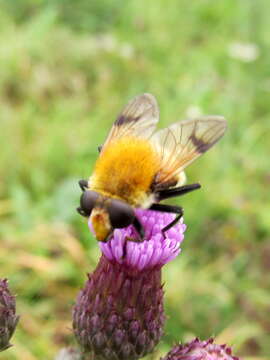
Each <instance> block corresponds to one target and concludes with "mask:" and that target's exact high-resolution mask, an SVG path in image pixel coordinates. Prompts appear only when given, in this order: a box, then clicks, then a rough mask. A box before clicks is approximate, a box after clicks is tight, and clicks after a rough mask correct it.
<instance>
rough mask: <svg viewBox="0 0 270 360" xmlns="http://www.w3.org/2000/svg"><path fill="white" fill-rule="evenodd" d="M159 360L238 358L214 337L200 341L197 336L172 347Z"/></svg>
mask: <svg viewBox="0 0 270 360" xmlns="http://www.w3.org/2000/svg"><path fill="white" fill-rule="evenodd" d="M161 360H240V359H239V358H238V357H235V356H233V355H232V351H231V348H230V347H228V346H227V345H225V344H223V345H218V344H215V343H214V339H212V338H211V339H209V340H205V341H200V340H199V339H198V338H196V339H194V340H192V341H190V342H188V343H186V344H183V345H181V344H180V345H177V346H175V347H173V349H172V350H171V351H170V352H169V353H168V354H167V355H166V356H165V357H164V358H162V359H161Z"/></svg>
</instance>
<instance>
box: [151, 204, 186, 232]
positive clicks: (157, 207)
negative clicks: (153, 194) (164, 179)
mask: <svg viewBox="0 0 270 360" xmlns="http://www.w3.org/2000/svg"><path fill="white" fill-rule="evenodd" d="M149 210H154V211H160V212H166V213H173V214H177V215H176V217H175V219H173V221H171V222H170V223H169V224H168V225H166V226H165V227H164V228H163V229H162V230H161V232H162V234H163V236H164V237H165V232H166V231H168V230H169V229H170V228H172V227H173V226H174V225H175V224H176V223H178V221H179V220H180V218H181V217H182V216H183V214H184V210H183V208H181V206H176V205H166V204H153V205H152V206H150V208H149Z"/></svg>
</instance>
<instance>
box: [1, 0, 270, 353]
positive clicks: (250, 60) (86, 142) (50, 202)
mask: <svg viewBox="0 0 270 360" xmlns="http://www.w3.org/2000/svg"><path fill="white" fill-rule="evenodd" d="M0 9H1V10H0V33H1V38H0V39H1V40H0V105H1V106H0V124H1V132H0V143H1V156H0V237H1V252H0V268H1V274H0V276H1V277H8V278H9V279H10V284H11V287H12V289H13V290H14V291H15V292H16V294H17V303H18V312H19V313H20V314H21V321H20V324H19V327H18V330H17V332H16V334H15V336H14V338H13V343H14V344H15V346H14V347H13V348H11V349H10V350H8V351H7V352H5V353H3V355H2V354H1V355H2V358H3V359H7V360H15V359H23V360H35V359H50V358H53V356H54V355H55V353H56V352H57V349H59V348H60V347H62V346H66V345H68V344H72V342H73V340H72V334H71V331H70V327H71V323H70V320H71V308H72V304H73V301H74V298H75V296H76V293H77V292H78V289H79V288H80V287H81V286H82V284H83V282H84V280H85V273H86V272H88V271H91V270H92V269H93V268H94V266H95V264H96V262H97V260H98V257H99V252H98V249H97V244H96V242H95V241H94V239H93V238H92V237H91V235H90V234H89V232H88V230H87V226H86V224H85V222H84V221H83V219H82V218H81V217H80V216H78V215H77V214H76V212H75V207H76V206H77V203H78V198H79V189H78V186H77V180H78V179H80V178H84V177H88V176H89V174H90V173H91V169H92V166H93V162H94V161H95V159H96V157H97V146H98V145H100V144H102V142H103V139H104V138H105V136H106V133H107V132H108V130H109V128H110V126H111V124H112V122H113V120H114V118H115V116H116V115H117V114H118V112H119V111H120V109H121V108H122V107H123V105H125V103H126V102H127V101H128V100H129V99H130V98H131V97H133V96H135V95H136V94H138V93H142V92H151V93H153V94H155V95H156V97H157V98H158V101H159V104H160V108H161V121H160V123H161V126H166V125H168V124H169V123H171V122H173V121H176V120H178V119H180V118H185V117H186V116H190V115H192V114H197V113H203V114H215V113H216V114H222V115H224V116H226V117H227V118H228V121H229V131H228V133H227V135H226V136H225V138H224V139H223V140H222V142H221V143H219V144H218V146H216V148H215V149H214V150H213V151H211V152H209V154H207V155H205V157H203V158H202V159H200V160H199V161H198V162H196V164H194V165H193V166H192V167H191V168H190V169H188V171H187V175H188V179H189V181H190V182H196V181H200V182H201V183H202V185H203V189H202V190H201V191H199V192H196V193H194V194H190V195H189V196H187V197H186V198H183V199H181V202H180V200H178V201H176V202H178V203H181V205H183V206H184V208H185V214H186V215H185V222H186V223H187V225H188V230H187V232H186V239H185V242H184V245H183V252H182V254H181V256H179V258H178V259H177V260H175V261H174V262H173V263H171V264H170V265H168V266H167V268H166V269H165V270H164V281H165V290H166V310H167V313H168V320H167V327H166V335H165V337H164V339H163V341H162V343H161V344H160V345H159V347H158V350H157V352H156V354H155V358H158V355H161V354H164V353H165V351H167V350H168V349H169V348H170V346H171V345H172V344H173V343H174V342H176V341H178V340H181V341H185V340H188V339H190V338H191V337H194V336H200V337H202V338H207V337H209V336H211V335H215V336H217V338H218V341H220V342H228V343H229V344H231V345H233V346H234V349H235V351H236V353H237V354H238V355H241V356H244V357H245V358H248V356H249V357H254V358H256V359H257V358H260V357H264V358H265V359H266V358H267V357H268V356H269V353H270V342H269V331H270V318H269V316H268V314H269V309H270V308H269V304H270V291H269V286H270V278H269V275H268V272H269V270H270V243H269V239H270V225H269V224H270V196H269V185H270V170H269V140H270V137H269V132H270V117H269V114H270V103H269V93H270V70H269V69H270V55H269V45H270V36H269V25H268V10H269V4H268V1H267V0H258V1H257V2H254V1H251V0H238V1H233V0H220V1H215V2H214V1H210V0H198V1H190V0H189V1H188V0H182V1H177V0H171V1H170V2H164V1H162V0H149V1H147V2H145V1H142V0H136V1H135V0H131V1H129V2H126V4H125V5H123V4H122V3H121V2H120V1H117V0H102V1H95V2H91V1H86V0H79V1H77V2H76V3H74V2H72V1H70V0H69V1H65V2H64V1H52V0H51V1H42V0H39V1H34V0H26V1H24V2H21V1H18V0H13V1H9V2H7V1H4V0H0Z"/></svg>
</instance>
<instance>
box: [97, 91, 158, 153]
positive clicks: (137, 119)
mask: <svg viewBox="0 0 270 360" xmlns="http://www.w3.org/2000/svg"><path fill="white" fill-rule="evenodd" d="M158 120H159V109H158V104H157V101H156V99H155V97H154V96H153V95H151V94H142V95H138V96H136V97H135V98H134V99H132V100H131V101H130V102H129V103H128V104H127V106H126V107H125V108H124V109H123V111H122V112H121V113H120V115H119V116H118V118H117V119H116V121H115V122H114V124H113V127H112V129H111V131H110V133H109V135H108V137H107V139H106V141H105V143H104V145H103V146H102V149H104V148H105V147H106V146H107V145H108V144H109V143H110V142H111V141H115V140H117V139H120V138H121V137H123V136H136V137H143V138H149V137H150V136H151V135H152V133H153V131H154V130H155V127H156V124H157V122H158Z"/></svg>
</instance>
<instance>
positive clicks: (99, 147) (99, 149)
mask: <svg viewBox="0 0 270 360" xmlns="http://www.w3.org/2000/svg"><path fill="white" fill-rule="evenodd" d="M97 149H98V152H99V153H100V152H101V150H102V145H99V146H98V148H97Z"/></svg>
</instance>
